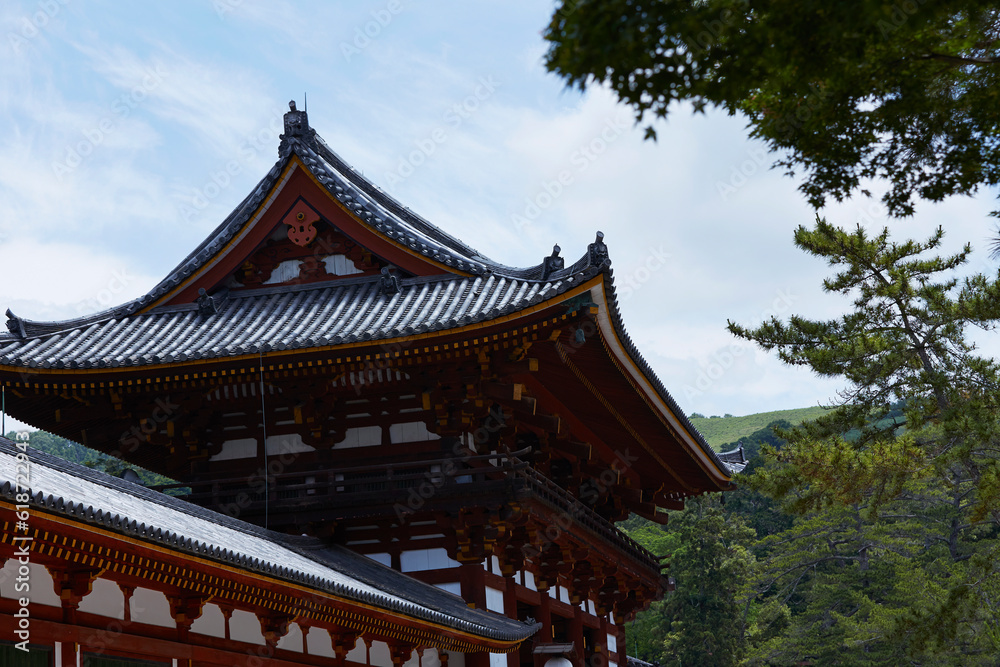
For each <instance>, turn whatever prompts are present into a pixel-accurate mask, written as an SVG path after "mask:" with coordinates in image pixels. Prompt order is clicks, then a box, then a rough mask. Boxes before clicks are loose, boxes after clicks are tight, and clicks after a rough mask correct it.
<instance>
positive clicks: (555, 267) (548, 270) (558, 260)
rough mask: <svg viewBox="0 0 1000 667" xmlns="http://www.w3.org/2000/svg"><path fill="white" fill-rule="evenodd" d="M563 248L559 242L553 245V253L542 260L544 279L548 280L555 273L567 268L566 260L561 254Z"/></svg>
mask: <svg viewBox="0 0 1000 667" xmlns="http://www.w3.org/2000/svg"><path fill="white" fill-rule="evenodd" d="M561 250H562V248H560V247H559V244H556V245H554V246H552V254H551V255H549V256H548V257H546V258H545V259H543V260H542V280H548V278H549V276H551V275H552V274H553V273H555V272H556V271H559V270H560V269H563V268H565V266H566V260H564V259H563V258H562V257H560V256H559V252H560V251H561Z"/></svg>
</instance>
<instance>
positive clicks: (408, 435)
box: [389, 422, 441, 445]
mask: <svg viewBox="0 0 1000 667" xmlns="http://www.w3.org/2000/svg"><path fill="white" fill-rule="evenodd" d="M440 439H441V436H439V435H438V434H437V433H431V432H430V431H428V430H427V425H426V424H424V423H423V422H406V423H403V424H393V425H392V426H390V427H389V442H391V443H392V444H394V445H395V444H397V443H400V442H424V441H427V440H440Z"/></svg>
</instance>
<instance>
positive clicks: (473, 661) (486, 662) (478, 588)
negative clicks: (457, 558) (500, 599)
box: [458, 563, 490, 667]
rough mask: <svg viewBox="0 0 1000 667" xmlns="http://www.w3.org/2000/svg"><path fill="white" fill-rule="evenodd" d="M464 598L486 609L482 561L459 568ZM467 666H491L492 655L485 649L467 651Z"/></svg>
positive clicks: (468, 602)
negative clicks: (474, 651)
mask: <svg viewBox="0 0 1000 667" xmlns="http://www.w3.org/2000/svg"><path fill="white" fill-rule="evenodd" d="M459 570H460V571H459V573H458V577H459V582H461V585H462V599H464V600H465V602H466V603H467V604H468V605H469V606H470V607H474V608H476V609H486V571H485V570H484V569H483V565H482V563H463V564H462V565H461V567H460V568H459ZM465 667H490V655H489V653H487V652H485V651H478V652H476V653H467V654H466V655H465Z"/></svg>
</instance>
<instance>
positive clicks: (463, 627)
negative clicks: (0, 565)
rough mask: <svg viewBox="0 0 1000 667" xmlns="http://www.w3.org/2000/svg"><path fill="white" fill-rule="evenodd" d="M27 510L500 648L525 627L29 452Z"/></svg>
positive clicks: (7, 485)
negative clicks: (468, 635) (29, 507)
mask: <svg viewBox="0 0 1000 667" xmlns="http://www.w3.org/2000/svg"><path fill="white" fill-rule="evenodd" d="M16 454H17V450H16V445H15V444H14V443H13V442H11V441H10V440H7V439H6V438H3V437H0V496H2V497H4V498H6V499H8V500H9V501H10V502H13V501H14V496H15V492H14V488H15V487H14V480H15V475H16V469H17V465H16V460H15V456H16ZM27 455H28V459H29V461H30V462H31V494H32V502H31V505H32V506H33V507H34V508H36V509H37V510H40V511H44V512H52V513H55V514H61V515H63V516H68V517H71V518H72V519H74V520H76V521H80V522H86V523H91V524H96V525H100V526H103V527H104V528H105V529H107V530H111V531H114V532H118V533H121V534H124V535H128V536H130V537H133V538H136V539H139V540H141V541H144V542H150V543H155V544H160V545H163V546H166V547H168V548H171V549H175V550H177V551H181V552H186V553H189V554H192V555H193V556H197V557H199V558H207V559H210V560H215V561H218V562H221V563H226V564H228V565H231V566H234V567H237V568H240V569H243V570H246V571H249V572H257V573H260V574H262V575H265V576H269V577H273V578H275V579H281V580H284V581H289V582H293V583H296V584H300V585H304V586H308V587H310V588H312V589H314V590H317V591H322V592H325V593H329V594H332V595H335V596H338V597H341V598H346V599H349V600H353V601H357V602H361V603H364V604H368V605H372V606H375V607H377V608H380V609H384V610H386V611H391V612H394V613H399V614H404V615H406V616H409V617H411V618H415V619H420V620H423V621H428V622H431V623H436V624H440V625H443V626H445V627H449V628H453V629H456V630H460V631H462V632H467V633H471V634H474V635H477V636H480V637H484V638H488V639H492V640H497V641H505V642H511V641H521V640H524V639H527V638H528V637H530V636H531V635H532V634H534V633H535V632H536V631H537V629H538V627H540V624H534V625H528V624H525V623H521V622H520V621H517V620H514V619H509V618H506V617H504V616H501V615H499V614H494V613H491V612H488V611H483V610H478V609H472V608H470V607H469V606H468V605H467V604H466V603H465V601H464V600H462V599H461V598H459V597H458V596H455V595H452V594H451V593H448V592H447V591H443V590H441V589H439V588H436V587H434V586H431V585H430V584H425V583H423V582H421V581H417V580H416V579H414V578H412V577H409V576H407V575H405V574H402V573H400V572H397V571H396V570H393V569H392V568H389V567H386V566H384V565H381V564H379V563H377V562H375V561H372V560H370V559H368V558H365V557H364V556H361V555H359V554H356V553H354V552H353V551H351V550H349V549H347V548H346V547H341V546H337V545H327V544H324V543H323V542H321V541H320V540H319V539H317V538H313V537H305V536H302V537H296V536H291V535H285V534H282V533H275V532H272V531H269V530H266V529H264V528H261V527H259V526H255V525H252V524H249V523H245V522H243V521H239V520H237V519H234V518H232V517H229V516H226V515H224V514H219V513H216V512H212V511H211V510H207V509H205V508H202V507H199V506H197V505H192V504H190V503H187V502H185V501H183V500H179V499H177V498H174V497H173V496H168V495H164V494H162V493H158V492H156V491H152V490H150V489H147V488H145V487H143V486H141V485H138V484H133V483H132V482H126V481H125V480H122V479H119V478H117V477H112V476H111V475H106V474H104V473H102V472H98V471H95V470H92V469H90V468H87V467H85V466H81V465H77V464H75V463H70V462H68V461H64V460H63V459H60V458H58V457H55V456H51V455H49V454H46V453H44V452H39V451H36V450H33V449H30V448H29V449H28V450H27Z"/></svg>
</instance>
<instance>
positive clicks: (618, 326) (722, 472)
mask: <svg viewBox="0 0 1000 667" xmlns="http://www.w3.org/2000/svg"><path fill="white" fill-rule="evenodd" d="M594 291H596V294H595V296H597V297H598V298H597V299H595V301H596V302H597V303H599V304H602V306H601V307H600V308H598V314H597V323H598V326H599V328H600V330H601V334H602V336H603V338H604V340H605V342H606V344H607V347H608V350H609V351H610V352H611V354H612V355H613V356H614V358H615V360H616V361H617V362H618V364H619V366H620V367H621V368H622V370H623V371H624V372H625V373H626V374H627V376H628V377H629V378H630V379H631V381H632V383H633V384H634V385H635V386H636V387H637V388H638V389H639V391H640V392H641V393H642V395H643V396H644V397H645V399H646V402H647V403H648V404H649V405H650V406H651V407H652V408H653V409H654V411H656V413H657V414H658V415H659V417H660V418H661V419H662V420H663V421H665V422H666V423H667V424H669V426H670V428H671V429H672V430H673V431H674V432H676V433H677V434H678V435H679V436H680V438H679V440H680V443H681V445H682V446H683V447H684V448H685V450H686V451H687V453H688V454H689V455H690V456H691V458H692V459H694V460H695V461H696V462H697V463H698V465H699V467H700V468H701V469H702V470H704V471H705V474H706V475H707V476H708V477H709V479H711V480H712V482H713V484H715V486H716V487H717V488H718V489H719V490H720V491H722V490H726V489H729V488H731V487H732V472H731V470H730V468H729V467H728V466H727V465H726V464H725V463H723V462H722V461H721V460H720V459H719V457H718V456H717V455H716V453H715V451H714V450H713V449H712V447H711V445H709V444H708V442H706V440H705V438H704V436H702V435H701V433H699V432H698V429H696V428H695V427H694V425H693V424H692V423H691V422H690V420H689V419H688V418H687V415H685V414H684V411H683V410H682V409H681V408H680V406H679V405H678V404H677V402H676V401H675V400H674V398H673V397H672V396H671V395H670V392H668V391H667V389H666V387H664V386H663V383H662V382H661V381H660V379H659V378H658V377H657V376H656V373H655V372H654V371H653V369H652V368H651V367H650V366H649V364H648V363H647V362H646V360H645V359H643V357H642V355H641V354H640V353H639V350H638V348H636V346H635V344H634V343H633V342H632V339H631V338H630V337H629V335H628V333H627V332H626V331H625V325H624V323H623V322H622V318H621V313H620V311H619V309H618V301H617V297H616V294H615V289H614V282H613V280H612V278H611V272H610V270H607V271H605V272H602V274H601V275H600V276H598V277H597V278H596V279H595V281H594Z"/></svg>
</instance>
